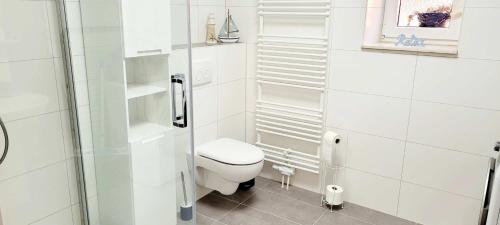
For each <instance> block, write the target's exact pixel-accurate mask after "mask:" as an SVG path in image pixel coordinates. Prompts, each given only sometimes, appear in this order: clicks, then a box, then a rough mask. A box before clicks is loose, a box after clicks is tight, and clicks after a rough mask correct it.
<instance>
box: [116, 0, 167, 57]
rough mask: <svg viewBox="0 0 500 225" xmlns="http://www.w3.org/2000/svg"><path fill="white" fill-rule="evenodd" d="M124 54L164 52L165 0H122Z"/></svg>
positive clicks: (143, 54) (165, 42) (139, 54)
mask: <svg viewBox="0 0 500 225" xmlns="http://www.w3.org/2000/svg"><path fill="white" fill-rule="evenodd" d="M122 17H123V36H124V37H123V39H124V42H125V43H124V44H125V57H127V58H128V57H138V56H147V55H159V54H168V53H169V52H170V48H171V34H170V33H171V24H170V1H169V0H122Z"/></svg>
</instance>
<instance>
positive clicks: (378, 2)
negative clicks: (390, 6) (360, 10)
mask: <svg viewBox="0 0 500 225" xmlns="http://www.w3.org/2000/svg"><path fill="white" fill-rule="evenodd" d="M333 5H334V6H335V8H339V7H383V6H384V1H383V0H370V1H367V0H334V4H333Z"/></svg>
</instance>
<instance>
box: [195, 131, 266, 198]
mask: <svg viewBox="0 0 500 225" xmlns="http://www.w3.org/2000/svg"><path fill="white" fill-rule="evenodd" d="M194 159H195V167H196V170H197V176H196V183H197V184H198V185H200V186H203V187H206V188H209V189H213V190H217V191H219V192H220V193H222V194H224V195H231V194H233V193H234V192H236V190H237V189H238V185H239V184H240V183H243V182H246V181H249V180H252V179H253V178H255V177H257V175H258V174H259V173H260V171H261V170H262V167H263V165H264V153H263V152H262V150H260V149H259V148H257V147H256V146H253V145H251V144H247V143H244V142H241V141H237V140H233V139H229V138H222V139H217V140H214V141H211V142H208V143H206V144H203V145H201V146H198V147H196V148H195V157H194Z"/></svg>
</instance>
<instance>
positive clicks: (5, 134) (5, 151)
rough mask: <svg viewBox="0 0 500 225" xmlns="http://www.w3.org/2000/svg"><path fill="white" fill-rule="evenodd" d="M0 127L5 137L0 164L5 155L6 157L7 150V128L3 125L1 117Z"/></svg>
mask: <svg viewBox="0 0 500 225" xmlns="http://www.w3.org/2000/svg"><path fill="white" fill-rule="evenodd" d="M0 127H2V133H3V136H4V139H5V146H4V150H3V153H2V157H0V165H2V163H3V161H4V160H5V157H7V152H8V151H9V134H8V133H7V128H6V127H5V124H4V123H3V120H2V118H1V117H0Z"/></svg>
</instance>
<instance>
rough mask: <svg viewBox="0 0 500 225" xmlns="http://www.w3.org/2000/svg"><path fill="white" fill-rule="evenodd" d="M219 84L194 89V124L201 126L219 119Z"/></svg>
mask: <svg viewBox="0 0 500 225" xmlns="http://www.w3.org/2000/svg"><path fill="white" fill-rule="evenodd" d="M217 90H218V87H217V86H210V87H204V88H199V89H195V90H194V91H193V117H194V126H195V127H199V126H203V125H207V124H209V123H213V122H215V121H217V109H218V106H217V98H218V97H217Z"/></svg>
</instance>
